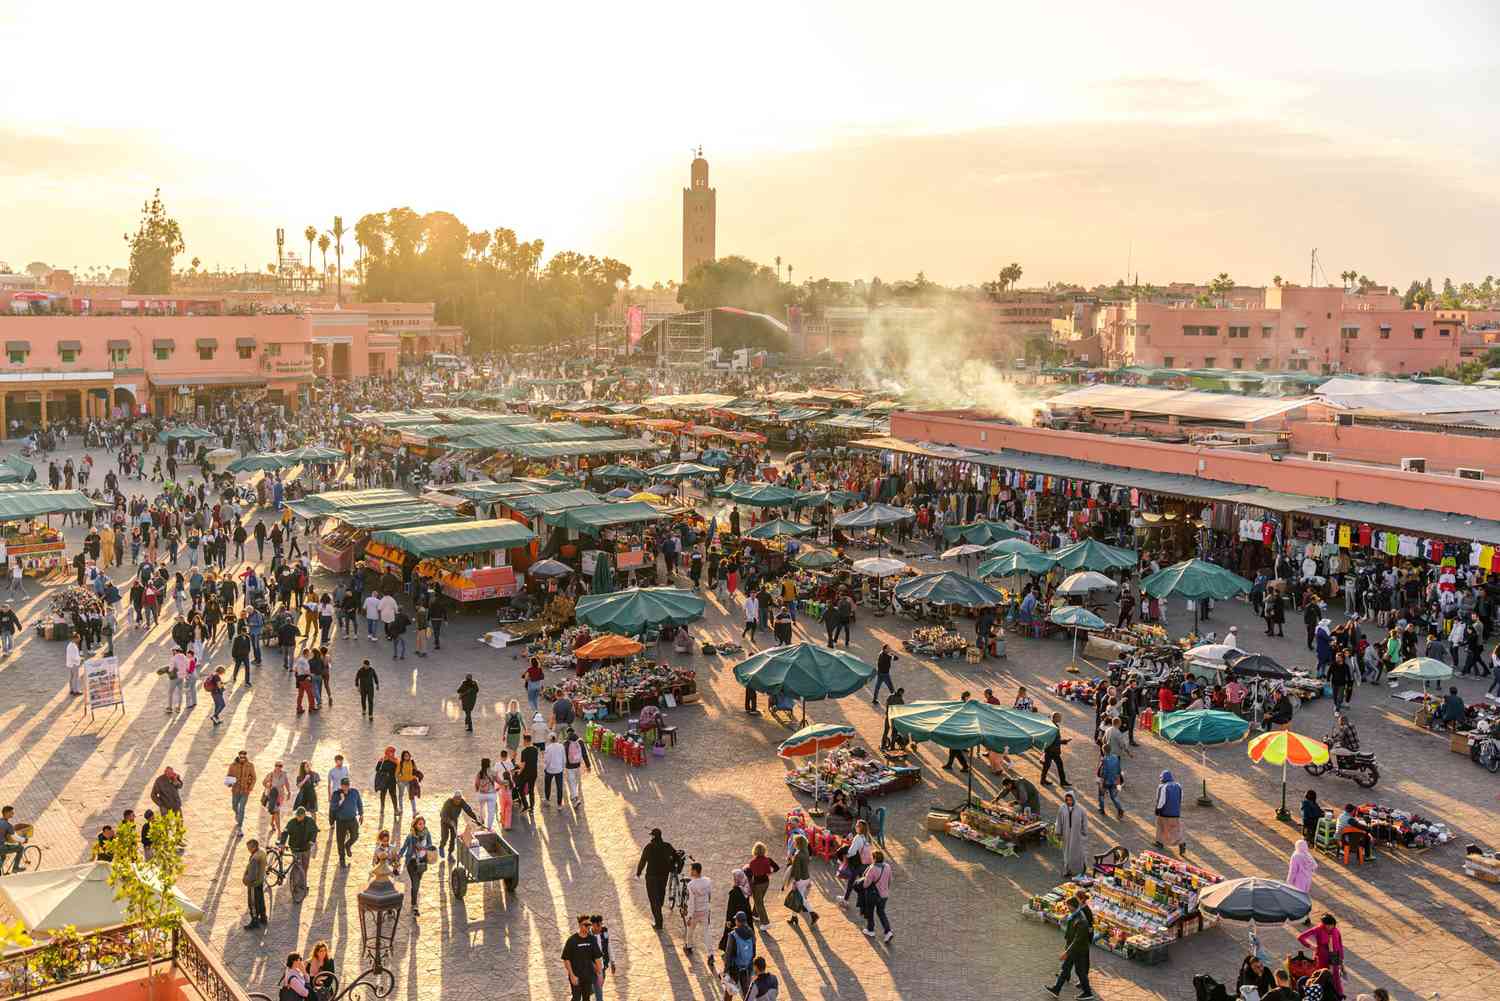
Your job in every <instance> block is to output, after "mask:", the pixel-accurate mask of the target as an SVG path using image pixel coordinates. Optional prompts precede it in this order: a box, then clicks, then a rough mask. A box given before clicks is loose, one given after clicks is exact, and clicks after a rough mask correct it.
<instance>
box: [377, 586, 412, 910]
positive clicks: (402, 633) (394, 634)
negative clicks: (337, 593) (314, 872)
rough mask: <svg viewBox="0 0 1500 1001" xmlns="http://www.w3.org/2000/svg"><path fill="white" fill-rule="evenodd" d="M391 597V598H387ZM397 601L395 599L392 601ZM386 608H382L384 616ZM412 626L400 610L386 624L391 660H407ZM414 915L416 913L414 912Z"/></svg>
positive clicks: (409, 617) (403, 611)
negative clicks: (407, 646) (407, 632)
mask: <svg viewBox="0 0 1500 1001" xmlns="http://www.w3.org/2000/svg"><path fill="white" fill-rule="evenodd" d="M387 597H389V596H387ZM390 600H391V601H395V599H394V598H391V599H390ZM383 614H384V607H383V606H382V615H383ZM410 626H411V616H409V615H407V614H406V609H404V608H398V609H396V611H395V612H394V613H393V614H392V615H391V621H389V622H387V623H386V624H385V628H386V632H387V633H389V634H390V637H391V659H392V660H405V659H406V630H407V629H408V628H409V627H410ZM413 913H416V912H415V911H413Z"/></svg>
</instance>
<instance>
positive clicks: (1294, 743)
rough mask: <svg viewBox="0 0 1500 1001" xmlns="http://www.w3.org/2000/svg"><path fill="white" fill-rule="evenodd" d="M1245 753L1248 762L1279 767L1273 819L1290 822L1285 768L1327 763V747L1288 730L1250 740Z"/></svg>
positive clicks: (1275, 731)
mask: <svg viewBox="0 0 1500 1001" xmlns="http://www.w3.org/2000/svg"><path fill="white" fill-rule="evenodd" d="M1247 750H1248V753H1249V755H1250V760H1251V761H1254V762H1256V763H1260V762H1262V761H1265V762H1270V763H1271V764H1273V765H1280V766H1281V809H1280V810H1278V811H1277V813H1276V819H1277V820H1290V819H1291V816H1292V815H1291V814H1290V813H1287V810H1286V769H1287V765H1289V764H1292V765H1321V764H1322V763H1323V762H1325V761H1327V760H1328V745H1327V744H1322V743H1319V742H1318V741H1316V740H1313V739H1312V738H1311V737H1304V736H1302V735H1301V734H1300V733H1293V732H1292V731H1290V730H1272V731H1270V732H1269V733H1263V734H1261V735H1260V736H1259V737H1256V738H1255V739H1254V740H1252V741H1251V742H1250V745H1249V747H1248V748H1247Z"/></svg>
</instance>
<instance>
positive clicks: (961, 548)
mask: <svg viewBox="0 0 1500 1001" xmlns="http://www.w3.org/2000/svg"><path fill="white" fill-rule="evenodd" d="M986 548H987V547H985V546H976V545H974V543H972V542H965V543H963V544H962V545H958V546H954V547H953V548H952V549H945V550H943V559H945V560H956V559H960V558H962V557H965V556H973V555H974V554H975V553H982V552H984V551H985V549H986Z"/></svg>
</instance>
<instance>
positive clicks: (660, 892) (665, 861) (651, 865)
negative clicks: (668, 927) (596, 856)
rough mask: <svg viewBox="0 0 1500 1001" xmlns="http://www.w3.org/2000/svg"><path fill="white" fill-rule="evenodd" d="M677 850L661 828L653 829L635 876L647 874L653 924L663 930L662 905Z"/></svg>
mask: <svg viewBox="0 0 1500 1001" xmlns="http://www.w3.org/2000/svg"><path fill="white" fill-rule="evenodd" d="M676 855H677V852H676V850H675V849H673V847H672V845H671V843H670V842H668V841H665V840H663V838H662V836H661V828H660V827H653V828H652V829H651V840H650V841H648V842H646V846H645V847H644V848H642V849H641V859H640V861H639V862H637V863H636V866H635V876H636V878H637V879H640V878H641V874H642V873H645V874H646V899H647V900H648V901H649V902H650V904H651V926H652V927H653V928H655V929H656V930H657V931H661V927H662V918H661V905H662V901H663V900H665V899H666V896H667V877H668V876H670V875H671V874H672V866H673V864H674V862H675V860H676Z"/></svg>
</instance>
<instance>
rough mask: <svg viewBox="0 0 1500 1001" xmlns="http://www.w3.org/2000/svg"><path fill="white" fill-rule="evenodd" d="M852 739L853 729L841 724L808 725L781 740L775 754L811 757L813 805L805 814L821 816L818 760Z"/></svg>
mask: <svg viewBox="0 0 1500 1001" xmlns="http://www.w3.org/2000/svg"><path fill="white" fill-rule="evenodd" d="M853 737H854V727H852V726H847V725H845V724H843V723H809V724H808V725H807V726H804V727H803V728H802V729H800V730H798V731H797V732H796V733H794V734H792V735H791V736H790V737H788V738H787V739H786V740H783V741H782V742H781V744H780V746H779V747H777V748H776V753H777V754H779V755H780V756H781V757H783V758H805V757H807V756H808V755H809V754H811V755H812V756H813V805H812V809H810V810H808V811H807V812H808V813H809V814H810V815H812V816H814V817H821V816H822V815H823V809H822V807H820V806H818V799H819V795H820V793H821V788H822V778H823V773H822V770H821V769H820V768H819V767H818V765H819V761H818V758H819V757H820V756H821V755H822V752H824V751H831V750H833V749H834V748H835V747H839V746H841V745H843V744H846V743H848V742H849V741H850V740H851V739H853Z"/></svg>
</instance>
